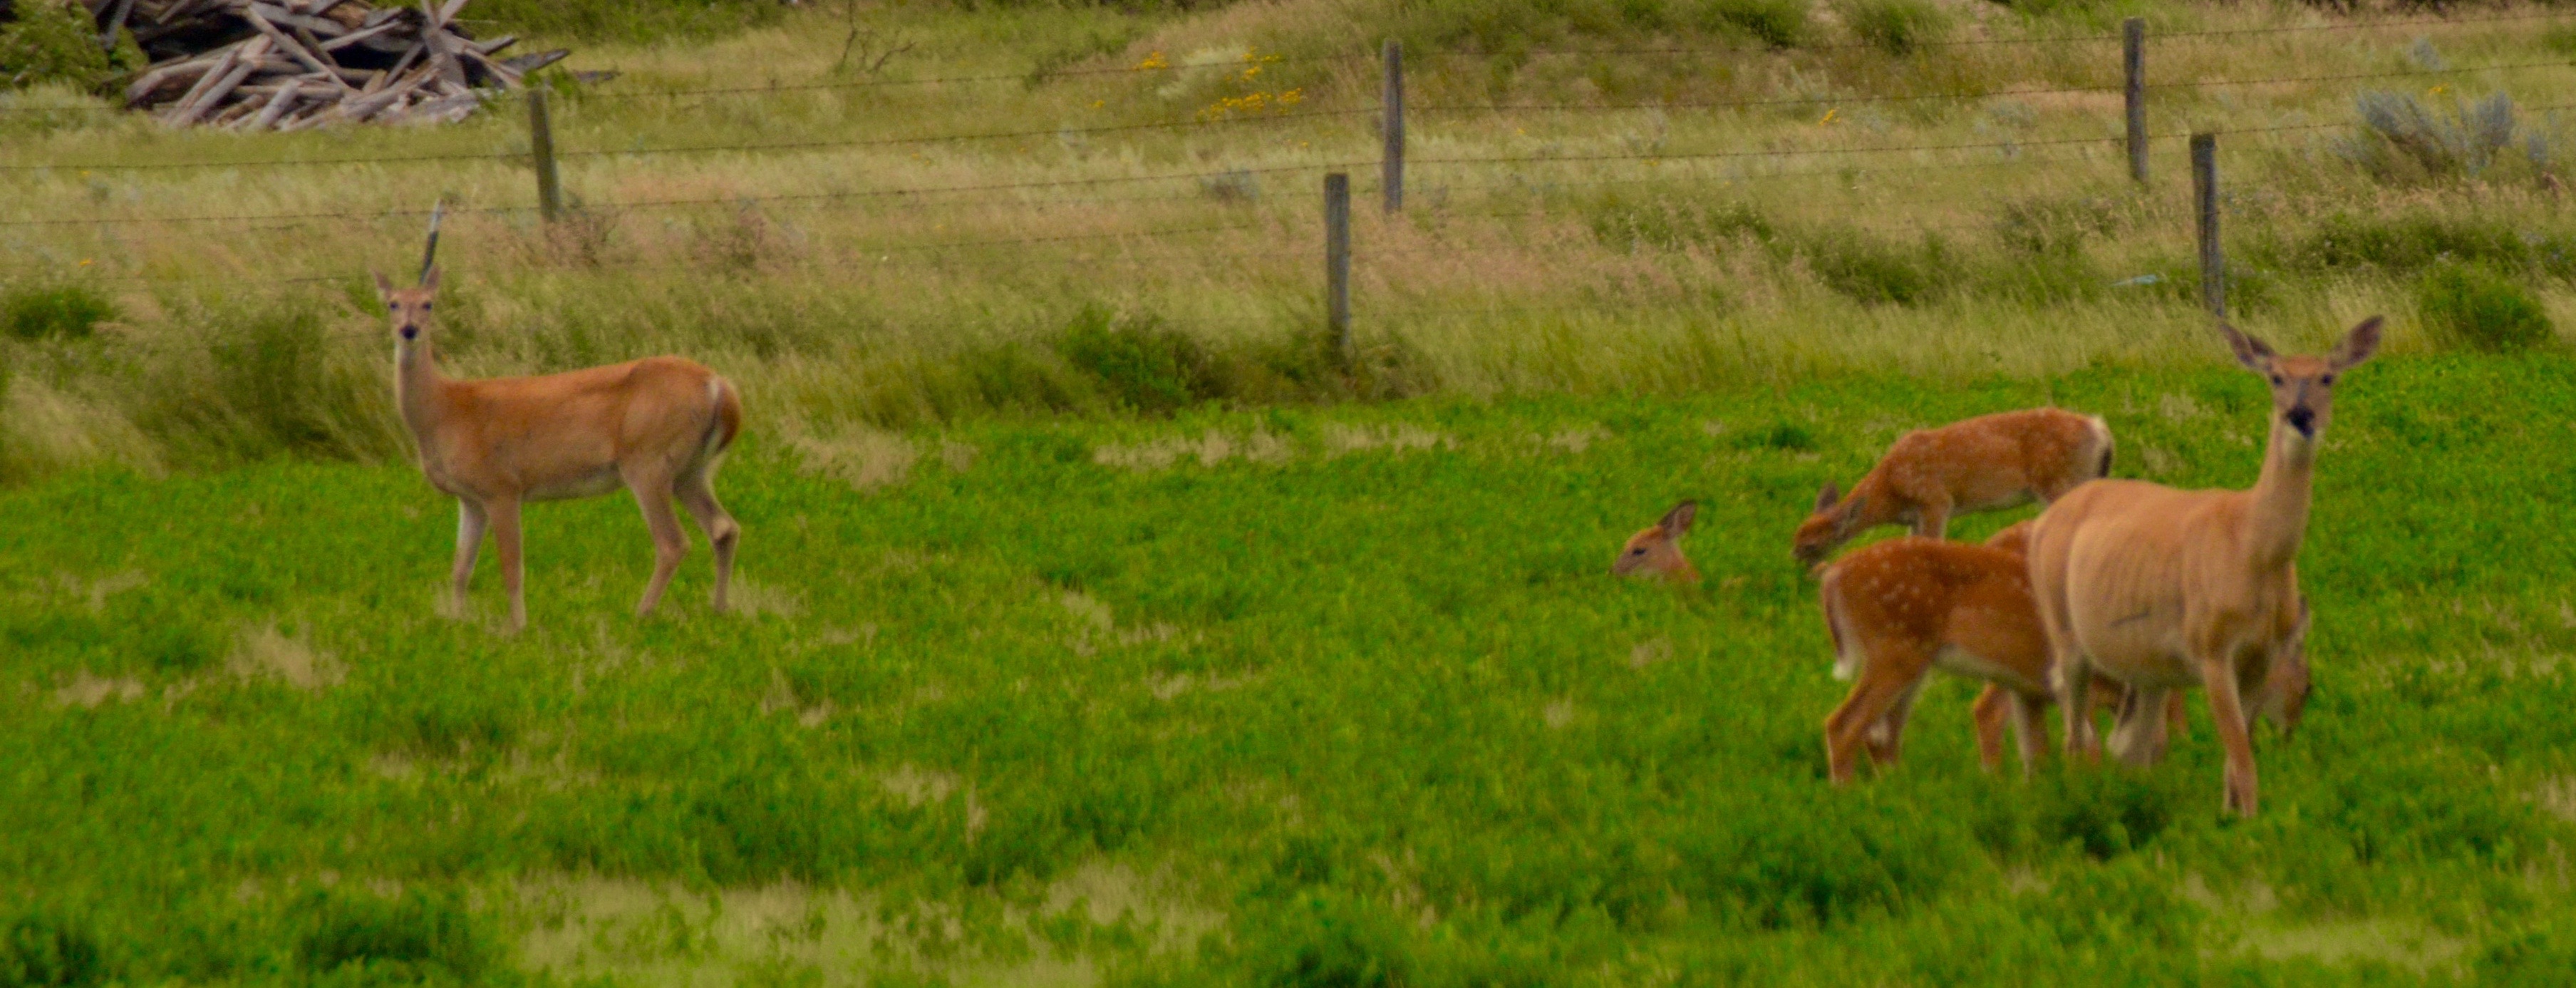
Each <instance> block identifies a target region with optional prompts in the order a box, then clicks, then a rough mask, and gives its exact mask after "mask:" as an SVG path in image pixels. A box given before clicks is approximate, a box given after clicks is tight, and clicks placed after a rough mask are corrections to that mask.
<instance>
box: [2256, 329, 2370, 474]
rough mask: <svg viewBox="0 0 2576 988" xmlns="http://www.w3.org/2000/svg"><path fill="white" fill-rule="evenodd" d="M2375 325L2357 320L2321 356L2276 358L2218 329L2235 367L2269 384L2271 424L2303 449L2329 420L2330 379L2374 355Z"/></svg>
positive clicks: (2262, 345)
mask: <svg viewBox="0 0 2576 988" xmlns="http://www.w3.org/2000/svg"><path fill="white" fill-rule="evenodd" d="M2379 321H2380V320H2379V317H2378V316H2372V317H2370V318H2368V319H2364V320H2362V321H2361V323H2360V325H2357V326H2354V327H2353V328H2352V331H2351V332H2348V333H2345V334H2344V337H2343V342H2342V343H2340V344H2337V345H2336V346H2335V348H2334V351H2333V352H2331V353H2328V354H2325V355H2324V356H2310V355H2307V354H2296V355H2292V356H2287V357H2285V356H2281V355H2280V354H2277V353H2274V352H2272V347H2271V345H2269V344H2266V343H2264V342H2263V341H2262V340H2259V339H2256V338H2254V337H2252V336H2248V335H2246V334H2245V333H2243V332H2241V331H2239V330H2237V328H2236V327H2234V326H2230V325H2227V324H2226V323H2220V324H2218V328H2219V331H2220V332H2223V333H2226V334H2227V345H2228V346H2230V347H2233V348H2234V349H2235V350H2236V362H2237V363H2240V364H2244V365H2245V369H2247V370H2250V371H2253V372H2254V373H2257V374H2261V375H2263V377H2264V379H2265V380H2267V381H2269V382H2271V385H2272V418H2273V421H2274V422H2275V423H2277V424H2279V425H2283V426H2287V427H2289V430H2290V432H2289V434H2290V435H2294V436H2296V437H2297V439H2296V442H2297V443H2298V444H2299V445H2300V446H2302V447H2304V446H2307V445H2309V444H2313V443H2315V442H2316V440H2317V437H2318V436H2322V435H2324V434H2325V431H2326V422H2327V421H2328V420H2329V419H2332V418H2333V417H2334V383H2335V378H2336V377H2337V376H2338V375H2341V374H2342V373H2343V372H2344V371H2346V370H2349V369H2351V368H2352V367H2354V366H2355V365H2358V364H2360V363H2361V362H2362V361H2365V360H2368V359H2370V354H2371V352H2372V351H2375V350H2377V349H2379Z"/></svg>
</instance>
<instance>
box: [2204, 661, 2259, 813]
mask: <svg viewBox="0 0 2576 988" xmlns="http://www.w3.org/2000/svg"><path fill="white" fill-rule="evenodd" d="M2200 683H2201V687H2202V688H2203V689H2205V690H2207V691H2208V692H2209V718H2210V719H2211V720H2214V721H2217V722H2218V744H2219V747H2221V748H2224V749H2226V751H2227V808H2228V809H2229V810H2231V811H2233V812H2235V813H2236V814H2237V815H2238V816H2246V817H2250V816H2253V815H2254V741H2253V735H2252V733H2251V732H2249V731H2247V730H2246V729H2245V707H2244V705H2243V703H2241V702H2240V700H2239V697H2238V696H2237V693H2236V670H2235V668H2234V663H2231V662H2228V661H2227V660H2226V659H2225V658H2224V657H2223V656H2216V655H2214V656H2212V657H2209V658H2204V659H2202V660H2200Z"/></svg>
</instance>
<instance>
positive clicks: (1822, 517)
mask: <svg viewBox="0 0 2576 988" xmlns="http://www.w3.org/2000/svg"><path fill="white" fill-rule="evenodd" d="M1868 500H1869V498H1868V497H1867V496H1866V495H1862V496H1855V497H1853V498H1852V499H1851V500H1849V501H1845V500H1843V499H1842V488H1840V487H1836V486H1834V484H1833V483H1832V482H1831V481H1828V482H1826V484H1825V489H1824V490H1823V491H1820V492H1818V493H1817V494H1816V511H1815V513H1814V514H1811V515H1808V516H1807V520H1806V521H1805V522H1804V523H1802V524H1800V525H1799V526H1798V538H1797V546H1796V549H1795V552H1796V555H1797V557H1798V565H1799V567H1800V568H1802V569H1810V570H1812V569H1815V568H1816V567H1818V566H1822V565H1824V562H1825V556H1826V554H1828V553H1831V552H1833V551H1834V547H1835V546H1838V545H1841V544H1843V543H1845V542H1849V541H1851V537H1852V533H1853V531H1854V529H1855V528H1856V527H1857V526H1858V525H1859V524H1860V519H1861V509H1862V508H1864V507H1866V506H1867V503H1868Z"/></svg>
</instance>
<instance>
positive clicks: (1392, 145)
mask: <svg viewBox="0 0 2576 988" xmlns="http://www.w3.org/2000/svg"><path fill="white" fill-rule="evenodd" d="M1385 98H1386V127H1385V130H1386V134H1385V136H1386V153H1385V154H1384V155H1383V156H1382V157H1381V159H1380V160H1379V164H1378V167H1379V169H1380V172H1379V184H1380V185H1382V186H1384V187H1385V189H1386V211H1387V212H1388V213H1395V212H1399V211H1401V210H1403V209H1404V45H1403V44H1401V43H1399V42H1397V41H1396V40H1395V39H1392V38H1389V39H1387V42H1386V87H1385Z"/></svg>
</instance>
